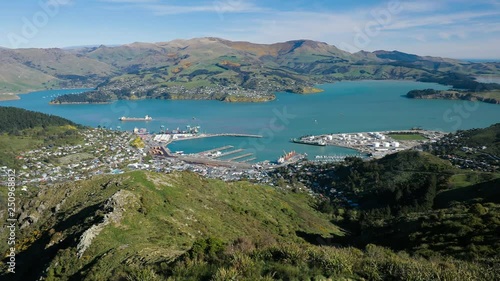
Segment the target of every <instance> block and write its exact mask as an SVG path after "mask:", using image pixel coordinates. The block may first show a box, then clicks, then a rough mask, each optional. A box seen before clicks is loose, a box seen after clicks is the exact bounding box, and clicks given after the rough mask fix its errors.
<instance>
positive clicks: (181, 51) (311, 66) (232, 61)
mask: <svg viewBox="0 0 500 281" xmlns="http://www.w3.org/2000/svg"><path fill="white" fill-rule="evenodd" d="M0 59H1V60H2V61H3V62H4V63H2V64H1V65H0V93H19V92H26V91H29V90H35V89H43V88H53V87H59V88H60V87H97V90H96V91H95V92H91V93H89V94H87V96H86V95H82V96H80V97H79V98H78V99H77V100H75V98H74V97H73V98H71V99H69V98H68V97H67V96H63V97H61V98H59V99H57V100H56V101H55V102H57V103H64V102H87V101H88V100H92V102H95V100H96V99H95V98H96V97H98V101H108V100H114V99H137V98H161V99H218V100H224V99H225V98H227V97H229V96H237V97H239V96H243V97H246V98H247V99H248V98H249V97H250V98H253V99H255V100H257V101H262V100H270V99H272V98H273V96H272V93H274V92H276V91H290V92H296V93H303V92H304V89H308V88H310V87H311V86H313V85H314V84H317V83H326V82H333V81H338V80H346V79H348V80H355V79H412V80H422V79H427V80H433V81H434V80H435V81H438V80H439V79H441V80H442V79H445V78H443V77H447V76H449V75H451V73H458V74H460V75H465V76H467V77H469V78H468V79H473V78H471V77H472V76H475V75H494V74H499V73H500V64H498V63H469V62H462V61H458V60H452V59H443V58H435V57H422V56H417V55H413V54H405V53H401V52H397V51H392V52H388V51H376V52H372V53H370V52H358V53H354V54H351V53H348V52H345V51H342V50H340V49H338V48H336V47H335V46H333V45H328V44H326V43H323V42H316V41H311V40H294V41H288V42H282V43H275V44H254V43H250V42H234V41H229V40H224V39H220V38H212V37H208V38H195V39H189V40H174V41H170V42H158V43H139V42H136V43H132V44H126V45H121V46H116V47H107V46H99V47H91V48H89V47H85V48H80V49H71V50H63V49H17V50H10V49H1V50H0ZM3 97H4V98H5V97H7V95H3Z"/></svg>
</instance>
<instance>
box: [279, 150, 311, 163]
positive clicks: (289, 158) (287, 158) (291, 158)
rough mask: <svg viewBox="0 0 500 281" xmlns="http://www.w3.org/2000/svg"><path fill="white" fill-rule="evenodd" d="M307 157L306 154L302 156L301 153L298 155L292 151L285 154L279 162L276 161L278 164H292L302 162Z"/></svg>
mask: <svg viewBox="0 0 500 281" xmlns="http://www.w3.org/2000/svg"><path fill="white" fill-rule="evenodd" d="M283 152H285V151H283ZM306 156H307V155H306V154H300V153H297V152H295V151H290V152H288V153H287V152H285V154H283V156H281V157H280V158H278V160H277V161H276V162H277V163H278V164H291V163H295V162H297V161H299V160H302V159H304V158H305V157H306Z"/></svg>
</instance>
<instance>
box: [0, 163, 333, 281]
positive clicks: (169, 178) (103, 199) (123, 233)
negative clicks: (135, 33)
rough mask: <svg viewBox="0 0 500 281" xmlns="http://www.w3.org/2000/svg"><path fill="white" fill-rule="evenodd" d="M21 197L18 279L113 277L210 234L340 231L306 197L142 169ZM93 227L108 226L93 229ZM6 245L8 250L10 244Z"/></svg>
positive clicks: (225, 239)
mask: <svg viewBox="0 0 500 281" xmlns="http://www.w3.org/2000/svg"><path fill="white" fill-rule="evenodd" d="M21 202H23V205H24V206H25V208H24V210H25V211H23V214H21V218H20V221H21V222H22V224H23V225H24V226H25V227H24V228H23V229H22V231H21V233H20V238H19V241H21V245H19V247H20V249H22V250H21V253H19V255H18V266H19V268H20V272H18V273H17V274H16V275H15V277H13V278H14V279H11V280H33V278H34V277H36V276H42V275H47V276H48V277H50V278H48V279H47V280H68V278H70V277H72V278H76V279H80V280H82V278H83V277H85V276H86V278H87V279H86V280H109V279H110V278H112V277H113V276H115V275H116V274H114V272H115V273H116V272H121V271H122V270H124V268H123V267H124V266H125V265H127V264H128V265H129V267H132V266H140V265H144V264H149V265H155V264H157V263H159V262H168V261H172V260H174V259H176V258H178V257H179V256H180V255H181V254H183V253H184V252H185V251H186V250H188V249H190V247H191V246H192V244H193V242H194V241H196V240H198V239H205V238H207V237H213V238H214V239H217V240H220V241H222V243H223V244H224V245H225V244H226V243H229V242H230V241H233V240H236V239H237V238H239V237H244V238H246V239H250V240H251V241H260V243H264V244H269V243H276V242H278V241H282V242H283V241H288V242H289V243H301V241H302V239H301V238H299V237H298V236H297V235H296V232H297V231H303V232H306V233H313V234H316V235H320V236H325V237H328V236H329V235H331V234H333V233H335V234H338V235H341V231H340V230H339V229H338V228H337V227H335V226H334V225H332V224H331V223H330V222H329V221H328V219H327V218H326V216H325V215H322V214H320V213H318V212H316V211H314V210H313V208H312V207H311V206H310V205H312V200H311V198H310V197H308V196H307V195H305V194H292V193H283V192H280V191H278V190H276V189H273V188H271V187H264V186H256V185H253V184H249V183H244V182H240V183H231V184H226V183H223V182H221V181H215V180H205V179H202V178H200V177H198V176H196V175H194V174H191V173H175V174H170V175H161V174H151V173H142V172H136V173H130V174H125V175H122V176H119V177H113V178H112V177H102V178H98V179H95V180H92V181H86V182H80V183H68V184H64V185H59V186H52V187H47V188H45V187H42V188H41V190H40V192H39V193H38V194H37V196H36V197H33V198H32V199H31V200H28V199H27V198H23V199H22V200H21ZM40 205H43V206H44V207H43V208H37V207H35V206H40ZM30 206H33V207H30ZM28 217H29V218H32V221H34V222H33V223H32V224H29V223H27V220H28ZM92 225H101V226H100V227H94V228H93V230H91V231H89V230H88V229H90V228H91V227H92ZM85 231H87V232H86V233H87V234H84V232H85ZM92 231H93V233H94V234H95V235H90V234H89V233H90V232H92ZM4 235H5V232H4V233H2V236H4ZM82 235H83V236H82ZM82 237H86V239H83V240H84V241H86V242H85V243H82V242H81V241H82ZM84 245H85V246H84ZM1 247H2V249H1V250H2V252H3V251H5V250H6V249H5V243H4V245H2V246H1ZM78 256H80V258H79V257H78ZM34 264H36V265H35V266H33V265H34ZM28 265H31V266H29V268H30V269H29V270H28ZM104 268H106V269H104ZM21 269H24V270H21ZM45 270H48V271H47V272H46V271H45ZM16 278H17V279H16ZM51 278H52V279H51ZM116 280H118V279H116Z"/></svg>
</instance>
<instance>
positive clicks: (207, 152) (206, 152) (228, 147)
mask: <svg viewBox="0 0 500 281" xmlns="http://www.w3.org/2000/svg"><path fill="white" fill-rule="evenodd" d="M233 147H234V146H232V145H226V146H223V147H219V148H214V149H210V150H207V151H202V152H199V153H198V154H210V153H214V152H217V151H223V150H228V149H231V148H233Z"/></svg>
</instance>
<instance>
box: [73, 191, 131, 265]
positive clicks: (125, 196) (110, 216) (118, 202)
mask: <svg viewBox="0 0 500 281" xmlns="http://www.w3.org/2000/svg"><path fill="white" fill-rule="evenodd" d="M135 199H136V196H135V195H134V194H133V193H132V192H130V191H127V190H120V191H118V192H117V193H115V194H114V195H113V196H111V198H109V199H108V200H107V201H106V203H105V204H104V206H103V210H104V211H105V212H106V213H105V215H104V219H103V221H102V222H101V223H99V224H94V225H92V226H91V227H90V228H89V229H87V230H86V231H85V232H84V233H83V234H82V236H81V237H80V242H78V245H77V251H78V252H77V255H78V258H81V257H82V256H83V254H84V253H85V251H86V250H87V249H88V248H89V247H90V245H91V244H92V240H93V239H94V238H96V237H97V236H98V235H99V233H101V231H102V230H103V229H104V227H106V226H107V225H108V224H110V223H115V224H116V223H119V222H120V221H121V219H122V217H123V213H124V211H125V206H126V205H128V204H130V203H132V202H133V201H135Z"/></svg>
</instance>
